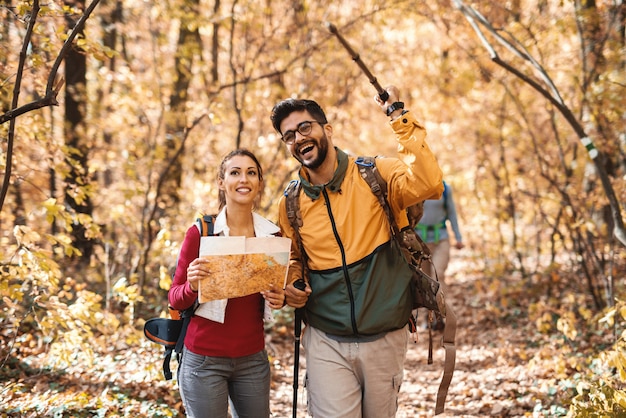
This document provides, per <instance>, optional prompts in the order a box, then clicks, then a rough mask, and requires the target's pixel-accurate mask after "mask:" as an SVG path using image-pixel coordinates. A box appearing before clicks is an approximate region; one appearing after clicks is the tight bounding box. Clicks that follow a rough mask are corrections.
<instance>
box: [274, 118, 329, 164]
mask: <svg viewBox="0 0 626 418" xmlns="http://www.w3.org/2000/svg"><path fill="white" fill-rule="evenodd" d="M305 121H315V119H314V118H313V117H312V116H311V115H310V114H309V112H307V111H306V110H305V111H300V112H292V113H291V114H289V116H287V117H286V118H285V119H283V121H282V122H281V124H280V131H281V132H283V135H284V134H285V133H286V132H288V131H292V132H293V133H294V134H295V140H294V141H293V143H292V144H287V147H288V148H289V152H291V155H293V156H294V158H295V159H296V160H298V161H300V163H301V164H302V165H303V166H304V167H306V168H309V169H312V170H315V169H316V168H318V167H319V166H320V165H321V164H322V163H323V162H324V159H325V158H326V154H328V148H329V146H330V139H331V138H332V129H331V128H330V125H328V124H321V123H319V122H314V123H313V124H312V125H311V132H309V133H308V134H307V135H302V134H301V133H300V132H299V131H298V127H299V125H300V124H301V123H302V122H305Z"/></svg>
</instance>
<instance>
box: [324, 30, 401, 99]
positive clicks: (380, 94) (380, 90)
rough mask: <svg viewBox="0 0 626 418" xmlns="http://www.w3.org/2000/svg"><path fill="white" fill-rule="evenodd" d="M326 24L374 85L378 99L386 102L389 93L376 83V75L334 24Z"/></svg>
mask: <svg viewBox="0 0 626 418" xmlns="http://www.w3.org/2000/svg"><path fill="white" fill-rule="evenodd" d="M326 26H327V27H328V30H329V31H330V33H332V34H333V35H335V36H336V37H337V39H339V42H341V45H343V47H344V48H346V50H347V51H348V52H349V53H350V56H351V57H352V59H353V60H354V61H355V62H356V63H357V65H358V66H359V67H360V68H361V71H363V72H364V73H365V75H366V76H367V78H368V80H369V81H370V83H372V84H373V85H374V88H375V89H376V91H377V92H378V97H380V100H382V101H383V102H386V101H387V99H388V98H389V93H387V92H386V91H385V89H383V88H382V87H381V85H380V84H379V83H378V80H376V77H374V75H373V74H372V73H371V72H370V70H369V69H368V68H367V67H366V66H365V64H364V63H363V61H362V60H361V57H360V56H359V54H358V53H356V52H355V51H354V49H352V47H351V46H350V44H349V43H348V42H347V41H346V40H345V39H344V37H343V36H341V34H340V33H339V31H338V30H337V27H336V26H335V25H333V24H332V23H330V22H326Z"/></svg>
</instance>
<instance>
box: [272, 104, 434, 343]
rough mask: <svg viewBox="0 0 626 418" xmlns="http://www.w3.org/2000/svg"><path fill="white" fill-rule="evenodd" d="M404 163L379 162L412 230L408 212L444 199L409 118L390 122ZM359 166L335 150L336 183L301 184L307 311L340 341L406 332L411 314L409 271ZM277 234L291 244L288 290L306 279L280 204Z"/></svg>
mask: <svg viewBox="0 0 626 418" xmlns="http://www.w3.org/2000/svg"><path fill="white" fill-rule="evenodd" d="M391 126H392V128H393V130H394V132H395V134H396V136H397V141H398V158H377V160H376V167H377V168H378V171H379V172H380V174H381V175H382V177H383V178H384V179H385V180H386V182H387V185H388V200H389V203H390V206H391V208H392V210H393V212H394V215H395V218H396V221H397V223H398V227H399V228H401V229H402V228H405V227H407V226H408V220H407V217H406V211H405V209H406V208H407V207H408V206H411V205H414V204H416V203H418V202H421V201H423V200H426V199H438V198H439V197H440V196H441V193H442V192H443V182H442V177H443V176H442V172H441V169H440V168H439V165H438V163H437V160H436V158H435V156H434V154H433V153H432V151H431V150H430V148H429V146H428V144H427V143H426V142H425V137H426V130H425V129H424V127H423V126H422V125H421V124H420V123H419V122H417V120H416V119H415V118H413V116H412V115H411V112H407V113H405V114H404V115H402V116H401V117H400V118H398V119H396V120H395V121H393V122H391ZM354 160H355V158H354V157H350V156H348V155H347V154H346V153H344V152H343V151H341V150H339V149H338V150H337V164H336V169H335V175H334V177H333V179H332V180H331V181H330V182H328V183H327V184H325V185H323V186H314V185H312V184H311V183H309V181H308V175H307V172H306V168H304V167H302V168H301V169H300V172H299V178H300V182H301V185H302V192H301V193H300V196H299V205H300V211H301V215H302V220H303V224H302V226H301V227H300V235H301V237H302V243H303V246H304V251H305V252H306V255H307V258H308V273H309V277H308V278H307V279H308V281H309V284H310V286H311V288H312V293H311V295H310V296H309V299H308V301H307V303H306V305H305V308H304V309H305V317H306V320H307V323H308V324H309V325H311V326H313V327H315V328H317V329H320V330H321V331H324V332H326V333H328V334H331V335H335V336H338V337H347V338H359V337H367V336H375V335H378V334H382V333H385V332H388V331H391V330H394V329H399V328H402V327H404V326H405V325H406V323H407V321H408V319H409V316H410V312H411V307H412V305H411V300H412V298H411V288H410V280H411V271H410V269H409V268H408V266H407V264H406V262H405V261H404V259H403V258H402V257H403V256H402V254H401V253H400V251H399V250H398V249H397V247H396V246H395V245H393V241H392V239H391V236H390V228H389V222H388V221H387V217H386V215H385V213H384V212H383V209H382V207H381V205H380V203H379V202H378V200H377V198H376V196H375V195H374V193H373V192H372V191H371V189H370V186H369V185H368V184H367V182H366V181H365V180H364V179H363V178H362V177H361V175H360V173H359V170H358V166H357V164H356V163H355V162H354ZM279 205H280V206H279V222H278V223H279V226H280V227H281V230H282V233H283V236H285V237H288V238H291V240H292V242H293V245H292V255H291V261H290V266H289V282H293V281H295V280H297V279H298V278H300V277H301V275H302V264H301V259H302V258H301V254H300V251H299V248H298V245H297V243H296V240H295V234H294V231H293V229H292V227H291V225H290V223H289V219H288V217H287V211H286V204H285V197H283V198H282V199H281V201H280V203H279Z"/></svg>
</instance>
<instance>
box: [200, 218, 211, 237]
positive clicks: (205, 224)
mask: <svg viewBox="0 0 626 418" xmlns="http://www.w3.org/2000/svg"><path fill="white" fill-rule="evenodd" d="M214 224H215V215H202V217H201V218H197V219H196V227H197V228H198V230H199V231H200V236H201V237H208V236H210V235H213V225H214Z"/></svg>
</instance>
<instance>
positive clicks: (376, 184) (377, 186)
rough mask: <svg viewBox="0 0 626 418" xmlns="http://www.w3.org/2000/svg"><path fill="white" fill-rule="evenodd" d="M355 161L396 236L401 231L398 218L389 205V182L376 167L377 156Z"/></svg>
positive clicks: (359, 158)
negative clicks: (397, 221)
mask: <svg viewBox="0 0 626 418" xmlns="http://www.w3.org/2000/svg"><path fill="white" fill-rule="evenodd" d="M355 163H356V164H357V165H358V166H359V173H360V174H361V177H363V180H365V182H366V183H367V184H368V185H369V186H370V189H372V193H374V195H375V196H376V197H377V198H378V202H379V203H380V206H381V207H382V208H383V210H384V211H385V215H387V219H388V220H389V226H390V227H391V232H392V234H393V235H394V237H395V236H396V235H398V234H399V233H400V231H399V229H398V224H397V223H396V219H395V217H394V216H393V212H392V211H391V206H389V201H388V200H387V195H388V189H387V182H386V181H385V179H383V177H382V176H381V175H380V172H379V171H378V168H377V167H376V158H375V157H363V156H361V157H358V158H357V159H356V160H355Z"/></svg>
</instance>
